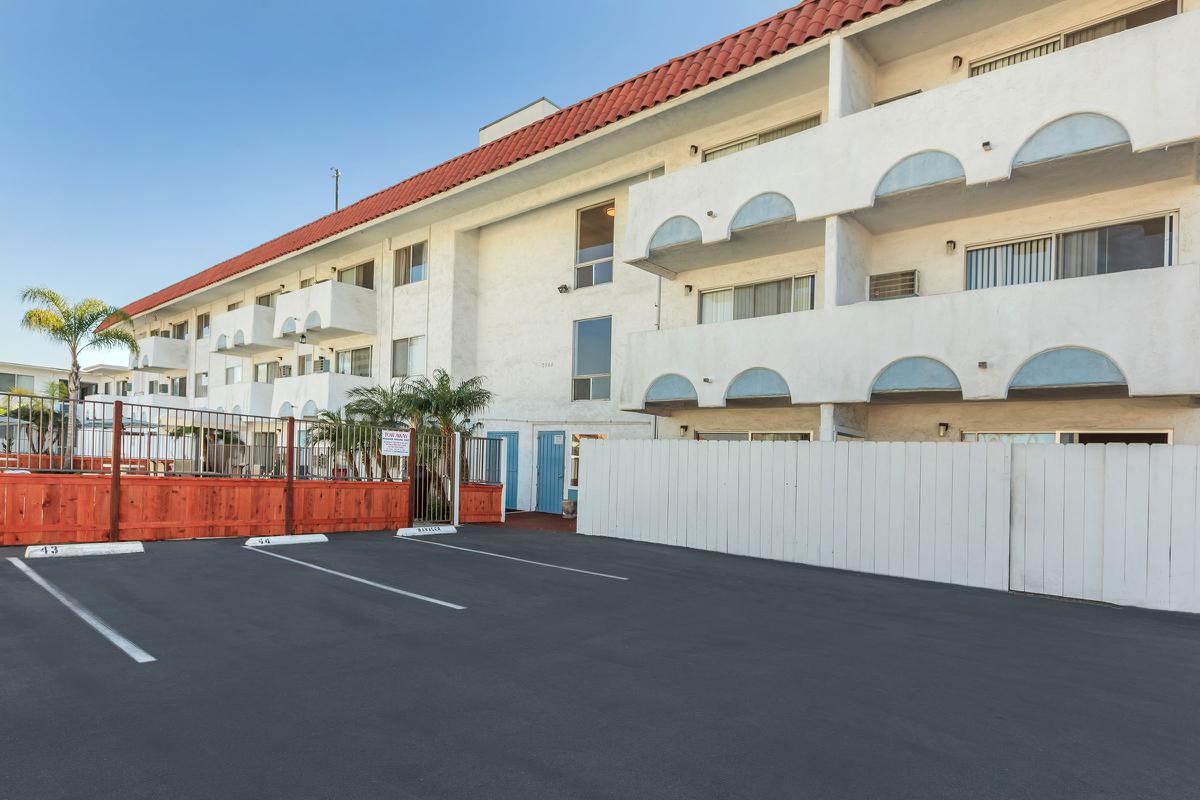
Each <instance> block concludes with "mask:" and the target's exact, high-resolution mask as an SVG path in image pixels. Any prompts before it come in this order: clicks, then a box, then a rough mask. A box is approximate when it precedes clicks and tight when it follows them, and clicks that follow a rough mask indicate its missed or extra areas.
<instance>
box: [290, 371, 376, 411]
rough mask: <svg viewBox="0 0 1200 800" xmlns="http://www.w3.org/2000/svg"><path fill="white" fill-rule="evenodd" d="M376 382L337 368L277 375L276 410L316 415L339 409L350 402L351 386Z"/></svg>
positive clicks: (368, 384) (370, 384)
mask: <svg viewBox="0 0 1200 800" xmlns="http://www.w3.org/2000/svg"><path fill="white" fill-rule="evenodd" d="M374 384H375V379H374V378H363V377H360V376H358V375H342V374H340V373H336V372H314V373H311V374H308V375H293V376H289V377H286V378H276V379H275V392H274V399H273V400H272V407H273V413H274V414H277V415H278V416H281V417H290V416H296V417H314V416H316V415H317V412H318V411H336V410H338V409H340V408H341V407H342V406H344V405H346V395H347V393H348V392H349V391H350V390H351V389H353V388H354V387H356V386H373V385H374Z"/></svg>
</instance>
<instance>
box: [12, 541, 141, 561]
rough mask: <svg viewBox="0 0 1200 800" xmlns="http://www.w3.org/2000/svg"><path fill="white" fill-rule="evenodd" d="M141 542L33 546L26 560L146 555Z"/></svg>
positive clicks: (26, 555)
mask: <svg viewBox="0 0 1200 800" xmlns="http://www.w3.org/2000/svg"><path fill="white" fill-rule="evenodd" d="M144 552H146V548H144V547H142V543H141V542H94V543H89V544H31V545H29V547H26V548H25V557H26V558H64V557H66V556H112V555H117V554H119V553H144Z"/></svg>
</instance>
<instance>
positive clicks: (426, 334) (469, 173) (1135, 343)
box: [108, 0, 1200, 510]
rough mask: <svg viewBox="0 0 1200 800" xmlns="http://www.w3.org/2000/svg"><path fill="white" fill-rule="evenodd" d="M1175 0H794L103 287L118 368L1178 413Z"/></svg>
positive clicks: (906, 419)
mask: <svg viewBox="0 0 1200 800" xmlns="http://www.w3.org/2000/svg"><path fill="white" fill-rule="evenodd" d="M1197 11H1200V0H1167V2H1161V1H1155V2H1140V3H1136V2H1130V0H1062V2H1046V0H1006V2H1003V3H998V2H995V0H863V2H849V3H847V2H842V0H810V1H809V2H804V3H802V4H800V5H799V6H796V7H794V8H791V9H789V10H787V11H784V12H781V13H780V14H778V15H776V16H774V17H772V18H770V19H767V20H764V21H762V22H760V23H758V24H756V25H753V26H751V27H749V28H746V29H745V30H743V31H740V32H738V33H735V34H733V35H731V36H729V37H727V38H725V39H723V40H721V41H719V42H717V43H714V44H712V45H709V46H708V47H704V48H701V49H700V50H697V51H695V52H693V53H689V54H687V55H685V56H681V57H680V58H677V59H674V60H672V61H670V62H668V63H667V64H664V65H661V66H659V67H656V68H654V69H652V70H650V71H648V72H646V73H644V74H642V75H640V76H637V77H636V78H633V79H631V80H630V81H627V82H625V83H622V84H620V85H618V86H615V87H613V88H611V89H608V90H605V91H603V92H601V93H599V94H597V95H595V96H593V97H590V98H588V99H586V100H583V101H581V102H579V103H576V104H574V105H572V106H568V107H566V108H562V109H559V108H557V107H556V106H555V105H554V104H552V103H550V102H549V101H547V100H545V99H542V100H539V101H537V102H535V103H533V104H531V105H530V106H528V107H526V108H524V109H521V110H520V111H518V112H515V113H514V114H513V115H510V116H509V117H506V118H504V119H502V120H499V121H497V122H495V123H493V124H491V125H488V126H486V127H485V128H483V129H482V130H481V131H480V146H479V148H477V149H475V150H473V151H471V152H469V153H466V154H464V155H462V156H459V157H457V158H455V159H451V160H450V161H448V162H446V163H445V164H442V165H439V166H437V167H434V168H432V169H430V170H427V171H425V172H423V173H421V174H419V175H417V176H414V177H412V178H409V179H408V180H405V181H402V182H401V183H399V184H396V185H395V186H392V187H389V188H387V189H384V190H383V191H381V192H379V193H378V194H375V195H372V196H370V197H367V198H365V199H363V200H361V201H359V202H358V203H355V204H353V205H351V206H348V207H346V208H343V209H341V210H340V211H338V212H336V213H334V214H331V215H328V216H326V217H322V218H321V219H319V220H316V221H315V222H312V223H310V224H308V225H305V226H303V227H301V228H298V229H296V230H294V231H291V232H289V233H286V234H284V235H283V236H280V237H277V238H275V239H272V240H271V241H269V242H267V243H266V244H264V245H261V246H259V247H257V248H255V249H253V250H251V251H248V252H247V253H243V254H241V255H239V256H236V257H234V258H232V259H230V260H229V261H226V262H223V263H222V264H218V265H216V266H213V267H210V268H208V269H206V270H204V271H202V272H200V273H197V274H196V275H193V276H191V277H189V278H187V279H185V280H183V281H180V282H179V283H176V284H174V285H172V286H169V287H166V288H164V289H161V290H159V291H156V292H155V293H154V294H151V295H149V296H147V297H145V298H143V299H141V300H138V301H136V302H134V303H131V304H130V305H129V306H128V307H127V311H128V312H129V313H130V314H131V316H132V317H133V325H134V328H135V330H136V332H137V334H138V335H139V336H141V337H143V339H142V348H141V352H140V354H139V355H138V356H137V358H136V359H134V360H133V362H132V363H131V364H130V367H131V369H130V370H129V371H128V372H127V373H125V374H116V373H113V374H111V375H110V376H108V377H110V378H111V379H112V380H113V381H118V382H120V385H122V386H123V387H127V388H128V390H129V392H130V393H131V395H132V398H131V399H142V400H148V401H152V402H155V403H161V404H165V405H171V404H178V405H181V406H182V405H187V406H193V407H206V408H213V409H221V410H225V411H238V412H241V413H251V414H271V415H296V416H312V415H313V414H315V413H317V412H318V411H319V410H322V409H336V408H338V407H340V406H341V405H342V404H344V402H345V398H346V393H347V391H349V390H350V389H351V388H352V387H354V386H363V385H370V384H377V383H386V382H388V381H391V380H393V379H400V378H403V377H405V376H412V375H419V374H429V373H430V372H432V370H433V369H435V368H438V367H442V368H446V369H447V370H449V371H450V372H451V373H452V374H453V375H454V376H456V377H459V378H462V377H467V376H472V375H483V376H486V378H487V381H488V386H489V387H490V388H491V389H492V390H494V391H495V392H496V396H497V399H496V402H495V403H494V405H493V406H492V408H491V409H490V410H489V412H488V415H487V418H486V419H485V420H483V421H482V423H483V424H482V430H483V431H485V432H487V433H489V434H492V435H502V436H506V437H507V438H508V439H509V443H510V447H509V453H510V454H511V456H512V459H511V462H510V464H509V465H508V470H509V477H510V483H511V485H510V488H511V490H512V491H511V492H510V495H509V497H508V502H509V505H510V506H513V507H517V508H539V509H543V510H557V508H558V506H559V505H560V503H561V500H562V499H563V498H564V497H569V496H570V495H571V493H572V491H573V485H572V484H573V475H574V474H575V468H576V466H577V457H578V442H579V441H580V439H581V438H583V437H588V436H601V437H605V436H607V437H630V438H648V437H658V438H663V437H698V438H708V439H714V438H717V439H719V438H739V439H745V438H752V439H768V440H769V439H792V440H795V439H821V440H833V439H837V438H864V439H871V440H908V441H919V440H951V441H954V440H960V439H967V440H978V439H1013V440H1022V441H1059V442H1068V441H1083V442H1088V441H1151V442H1154V441H1174V442H1192V443H1195V442H1200V413H1198V411H1197V408H1196V406H1195V398H1196V397H1197V396H1200V359H1197V358H1196V357H1195V347H1196V343H1197V342H1198V341H1200V314H1197V313H1196V309H1197V308H1198V307H1200V191H1198V184H1197V180H1198V176H1200V159H1198V152H1200V151H1198V145H1197V142H1198V141H1200V104H1198V103H1197V101H1196V98H1197V97H1200V51H1197V49H1196V48H1195V46H1194V45H1195V42H1197V41H1200V13H1195V12H1197Z"/></svg>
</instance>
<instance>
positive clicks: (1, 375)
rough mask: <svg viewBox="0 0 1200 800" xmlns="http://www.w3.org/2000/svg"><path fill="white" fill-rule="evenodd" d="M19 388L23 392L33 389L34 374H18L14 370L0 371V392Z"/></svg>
mask: <svg viewBox="0 0 1200 800" xmlns="http://www.w3.org/2000/svg"><path fill="white" fill-rule="evenodd" d="M13 389H17V390H19V391H22V392H32V391H33V376H32V375H18V374H15V373H12V372H0V392H11V391H12V390H13Z"/></svg>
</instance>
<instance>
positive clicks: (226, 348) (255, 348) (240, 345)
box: [208, 304, 291, 356]
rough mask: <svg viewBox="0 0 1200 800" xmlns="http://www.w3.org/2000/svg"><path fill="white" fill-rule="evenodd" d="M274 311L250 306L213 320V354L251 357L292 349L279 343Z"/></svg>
mask: <svg viewBox="0 0 1200 800" xmlns="http://www.w3.org/2000/svg"><path fill="white" fill-rule="evenodd" d="M274 326H275V309H273V308H271V307H270V306H260V305H257V304H255V305H250V306H243V307H241V308H237V309H234V310H233V311H226V312H225V313H224V314H218V315H216V316H215V317H213V318H212V323H211V330H210V331H209V337H208V338H209V341H210V342H212V344H211V347H212V352H214V353H221V354H224V355H230V356H252V355H254V354H256V353H265V352H267V351H270V350H281V349H285V348H290V347H291V344H290V343H288V342H286V341H284V340H283V339H276V338H275V337H274V335H273V334H272V329H273V328H274Z"/></svg>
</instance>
